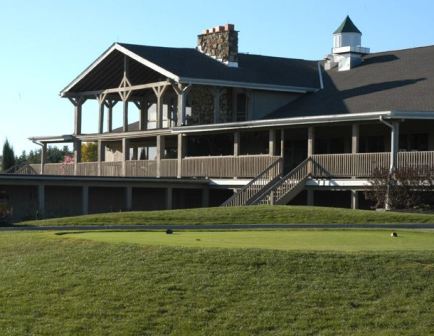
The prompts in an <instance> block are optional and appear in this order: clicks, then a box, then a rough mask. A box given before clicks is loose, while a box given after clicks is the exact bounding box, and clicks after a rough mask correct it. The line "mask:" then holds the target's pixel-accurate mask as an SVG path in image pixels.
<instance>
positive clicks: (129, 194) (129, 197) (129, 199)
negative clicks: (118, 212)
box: [125, 186, 133, 211]
mask: <svg viewBox="0 0 434 336" xmlns="http://www.w3.org/2000/svg"><path fill="white" fill-rule="evenodd" d="M125 209H126V210H127V211H131V210H132V209H133V188H132V187H131V186H127V187H125Z"/></svg>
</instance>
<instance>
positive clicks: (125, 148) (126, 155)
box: [122, 138, 130, 176]
mask: <svg viewBox="0 0 434 336" xmlns="http://www.w3.org/2000/svg"><path fill="white" fill-rule="evenodd" d="M129 143H130V141H129V139H127V138H122V176H127V161H128V160H129V159H130V146H129Z"/></svg>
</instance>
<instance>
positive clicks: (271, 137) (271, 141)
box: [268, 129, 276, 156]
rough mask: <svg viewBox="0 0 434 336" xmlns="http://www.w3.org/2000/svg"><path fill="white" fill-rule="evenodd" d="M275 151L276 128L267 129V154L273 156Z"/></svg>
mask: <svg viewBox="0 0 434 336" xmlns="http://www.w3.org/2000/svg"><path fill="white" fill-rule="evenodd" d="M275 152H276V130H275V129H270V130H269V131H268V155H270V156H273V155H274V154H275Z"/></svg>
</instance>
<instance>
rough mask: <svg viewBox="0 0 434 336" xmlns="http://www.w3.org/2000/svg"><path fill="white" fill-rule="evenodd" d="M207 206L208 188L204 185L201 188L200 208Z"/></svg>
mask: <svg viewBox="0 0 434 336" xmlns="http://www.w3.org/2000/svg"><path fill="white" fill-rule="evenodd" d="M208 207H209V188H208V187H205V188H203V189H202V208H208Z"/></svg>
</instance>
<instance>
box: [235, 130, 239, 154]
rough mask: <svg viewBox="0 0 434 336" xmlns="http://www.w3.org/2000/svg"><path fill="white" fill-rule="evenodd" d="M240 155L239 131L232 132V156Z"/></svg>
mask: <svg viewBox="0 0 434 336" xmlns="http://www.w3.org/2000/svg"><path fill="white" fill-rule="evenodd" d="M238 155H240V132H239V131H236V132H234V156H238Z"/></svg>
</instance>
